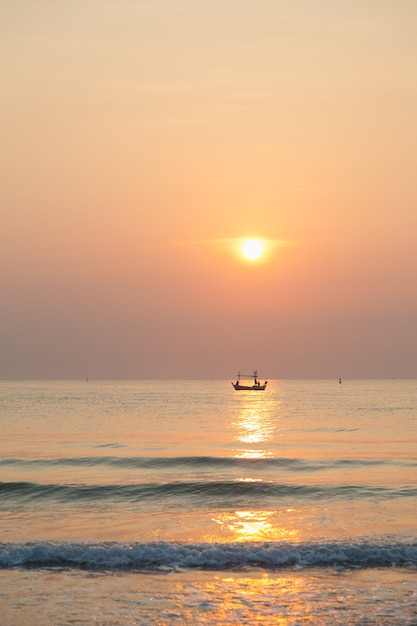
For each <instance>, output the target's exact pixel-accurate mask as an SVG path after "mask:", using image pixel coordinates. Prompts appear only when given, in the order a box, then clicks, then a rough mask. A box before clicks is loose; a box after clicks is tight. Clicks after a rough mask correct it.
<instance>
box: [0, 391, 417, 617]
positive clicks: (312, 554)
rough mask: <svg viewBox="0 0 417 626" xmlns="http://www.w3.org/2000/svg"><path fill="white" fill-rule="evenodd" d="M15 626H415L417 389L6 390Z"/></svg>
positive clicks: (1, 467) (3, 579) (1, 593)
mask: <svg viewBox="0 0 417 626" xmlns="http://www.w3.org/2000/svg"><path fill="white" fill-rule="evenodd" d="M0 432H1V449H0V624H1V625H2V626H9V625H16V626H18V625H21V624H22V625H27V624H29V625H30V624H39V625H41V624H42V625H48V624H54V625H55V624H56V625H67V624H93V623H94V624H107V625H118V624H120V625H121V624H160V625H162V624H255V623H256V624H280V625H286V624H291V625H293V624H294V625H295V624H314V625H320V624H326V625H328V624H386V625H390V626H391V625H396V624H398V625H404V624H417V532H416V525H417V381H414V380H412V381H410V380H409V381H407V380H386V381H375V380H367V381H364V380H362V381H348V380H346V381H343V382H342V383H341V384H339V382H338V381H337V380H334V381H333V380H332V381H270V382H269V384H268V387H267V389H266V391H265V392H246V391H239V392H236V391H235V390H234V389H233V387H232V385H231V384H230V381H139V382H137V381H113V382H102V381H100V382H96V381H78V382H71V381H51V382H6V381H3V382H0Z"/></svg>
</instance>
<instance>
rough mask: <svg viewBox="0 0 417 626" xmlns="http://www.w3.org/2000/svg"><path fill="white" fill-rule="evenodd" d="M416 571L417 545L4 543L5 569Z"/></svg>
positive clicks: (1, 560) (0, 560)
mask: <svg viewBox="0 0 417 626" xmlns="http://www.w3.org/2000/svg"><path fill="white" fill-rule="evenodd" d="M416 565H417V541H416V542H408V543H401V542H385V541H378V542H372V541H370V542H365V541H362V542H348V541H344V542H336V541H329V542H322V543H313V542H302V543H284V542H279V543H243V544H242V543H231V544H219V543H215V544H210V543H195V544H193V543H191V544H190V543H185V544H181V543H167V542H154V543H61V542H60V543H53V542H48V541H46V542H30V543H3V544H0V567H3V568H11V567H22V566H28V567H34V566H36V567H41V566H48V567H50V566H58V567H59V566H67V567H68V566H70V567H85V568H105V569H106V568H137V569H161V568H170V569H192V568H195V569H218V570H234V569H241V568H259V567H260V568H264V569H268V570H274V569H279V568H288V567H290V568H291V567H323V566H324V567H333V566H339V567H344V568H350V567H355V568H358V567H359V568H369V567H391V566H396V567H403V566H416Z"/></svg>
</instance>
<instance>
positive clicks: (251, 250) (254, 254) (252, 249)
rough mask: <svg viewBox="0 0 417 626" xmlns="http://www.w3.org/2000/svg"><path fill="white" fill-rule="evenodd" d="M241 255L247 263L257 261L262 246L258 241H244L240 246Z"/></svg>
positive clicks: (262, 249)
mask: <svg viewBox="0 0 417 626" xmlns="http://www.w3.org/2000/svg"><path fill="white" fill-rule="evenodd" d="M241 250H242V254H243V256H244V257H245V258H247V259H248V260H249V261H255V260H256V259H259V257H260V256H261V255H262V253H263V251H264V245H263V243H262V241H260V240H259V239H246V241H244V242H243V244H242V248H241Z"/></svg>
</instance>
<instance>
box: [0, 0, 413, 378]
mask: <svg viewBox="0 0 417 626" xmlns="http://www.w3.org/2000/svg"><path fill="white" fill-rule="evenodd" d="M416 32H417V2H416V1H415V0H349V1H347V0H291V1H289V0H256V1H254V0H210V1H208V0H205V1H202V0H68V1H66V0H0V42H1V51H0V59H1V97H0V111H1V141H0V172H1V181H0V211H1V229H0V286H1V296H0V297H1V303H0V377H1V378H87V377H88V378H92V379H93V378H171V377H172V378H205V377H210V378H229V377H230V378H233V377H234V376H235V374H236V372H237V371H238V370H249V371H252V370H253V369H254V368H258V370H259V372H260V374H261V376H262V377H266V378H271V379H272V378H281V377H282V378H305V377H308V378H323V377H324V378H338V377H339V376H342V378H361V377H369V378H377V377H384V378H385V377H386V378H389V377H417V280H416V279H417V202H416V201H417V37H416ZM244 237H258V238H262V239H265V240H266V243H267V248H268V252H269V254H266V255H265V256H264V257H262V258H261V260H260V261H259V262H252V263H251V262H249V261H245V260H244V259H243V257H242V256H241V255H240V254H239V252H238V244H239V242H240V240H241V239H242V238H244Z"/></svg>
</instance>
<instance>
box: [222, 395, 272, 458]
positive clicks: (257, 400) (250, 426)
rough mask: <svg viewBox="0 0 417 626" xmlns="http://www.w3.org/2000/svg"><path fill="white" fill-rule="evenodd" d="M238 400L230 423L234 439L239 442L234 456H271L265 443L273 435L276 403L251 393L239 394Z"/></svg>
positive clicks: (270, 451) (269, 440)
mask: <svg viewBox="0 0 417 626" xmlns="http://www.w3.org/2000/svg"><path fill="white" fill-rule="evenodd" d="M239 401H240V402H241V404H240V405H239V407H238V411H237V414H236V417H235V418H234V419H233V420H232V424H231V426H232V428H234V430H235V435H234V438H235V441H236V442H237V443H238V444H239V447H238V449H237V451H236V453H235V456H236V457H239V458H247V459H259V458H267V457H271V456H273V451H272V450H268V449H267V448H266V446H265V444H266V443H267V442H272V441H273V440H274V437H275V431H276V424H277V420H278V417H279V415H278V411H277V409H278V403H277V402H276V401H270V400H269V401H268V400H267V399H266V398H265V397H264V396H262V397H254V396H251V395H249V396H248V395H245V396H240V398H239ZM242 444H243V445H242Z"/></svg>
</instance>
